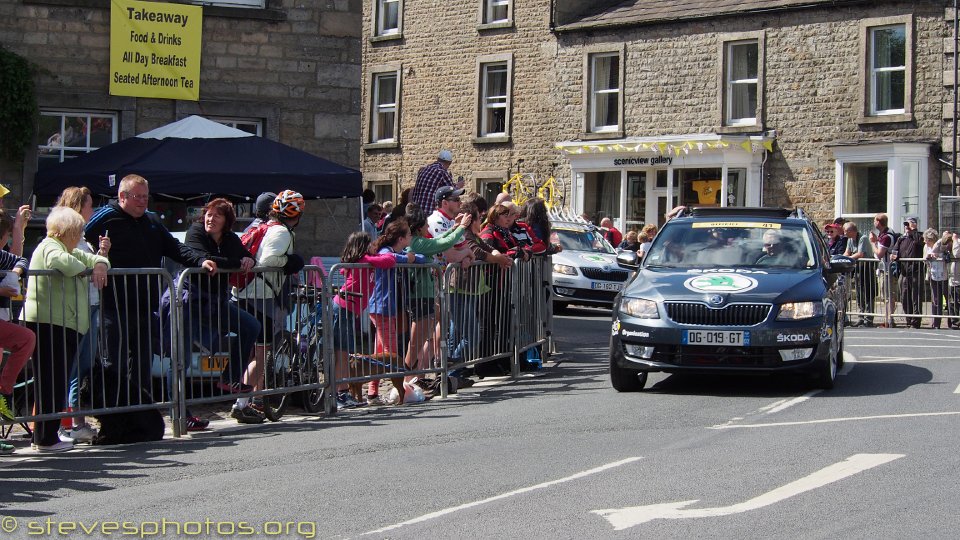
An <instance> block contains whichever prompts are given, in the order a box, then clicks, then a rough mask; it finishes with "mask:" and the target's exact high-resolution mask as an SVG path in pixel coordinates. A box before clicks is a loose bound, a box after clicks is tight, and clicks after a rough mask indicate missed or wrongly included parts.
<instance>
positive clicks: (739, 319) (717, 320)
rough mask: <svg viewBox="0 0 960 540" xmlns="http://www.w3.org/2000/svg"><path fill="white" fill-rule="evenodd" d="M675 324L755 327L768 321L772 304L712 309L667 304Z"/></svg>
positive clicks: (682, 303)
mask: <svg viewBox="0 0 960 540" xmlns="http://www.w3.org/2000/svg"><path fill="white" fill-rule="evenodd" d="M664 306H665V307H666V308H667V316H668V317H670V320H672V321H673V322H675V323H679V324H690V325H696V326H753V325H755V324H760V323H761V322H763V321H764V320H766V318H767V315H769V314H770V308H771V305H770V304H731V305H729V306H724V307H721V308H712V307H710V306H708V305H706V304H703V303H700V302H665V303H664Z"/></svg>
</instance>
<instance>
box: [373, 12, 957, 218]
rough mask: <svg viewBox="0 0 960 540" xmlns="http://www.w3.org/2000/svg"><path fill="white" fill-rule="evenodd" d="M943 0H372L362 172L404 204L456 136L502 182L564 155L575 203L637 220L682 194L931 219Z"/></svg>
mask: <svg viewBox="0 0 960 540" xmlns="http://www.w3.org/2000/svg"><path fill="white" fill-rule="evenodd" d="M947 4H948V2H946V1H944V0H939V1H932V0H919V1H893V0H890V1H888V0H879V1H877V0H874V1H837V0H829V1H828V0H776V1H773V0H742V1H740V2H736V3H731V2H708V1H704V2H689V1H683V2H681V1H679V0H678V1H675V2H672V1H665V2H643V1H640V0H619V1H616V0H611V1H606V2H585V1H577V0H536V1H521V0H475V1H473V2H456V3H443V5H442V9H441V8H440V5H439V4H436V3H423V2H411V1H404V0H373V1H371V2H367V3H366V4H365V5H364V9H365V12H364V28H363V44H362V46H363V50H364V62H363V64H364V65H363V80H364V88H363V105H362V109H363V115H362V117H363V127H362V129H361V135H362V137H363V141H362V142H363V151H362V155H361V168H362V170H363V171H364V178H365V180H366V181H367V182H368V183H369V184H371V185H373V186H374V187H375V188H377V189H378V190H379V191H380V192H381V193H383V194H384V195H385V196H386V195H390V196H393V195H394V194H395V192H396V190H398V189H399V188H401V187H408V186H410V185H412V184H413V182H414V179H415V175H416V171H417V169H418V168H419V167H420V166H422V165H424V164H426V163H428V162H430V161H432V160H433V159H435V157H436V156H435V154H436V152H437V150H439V149H440V148H442V147H449V148H451V149H452V150H453V151H454V162H453V166H452V168H451V170H452V171H453V172H454V175H463V176H465V177H466V180H467V184H468V186H469V187H471V188H472V189H477V190H480V191H481V192H485V193H488V194H489V193H492V192H494V191H496V189H497V186H498V185H499V183H502V182H504V181H506V180H507V179H508V178H509V176H510V171H511V168H512V169H513V170H514V171H516V170H517V169H518V168H519V170H521V171H523V172H530V173H533V174H534V175H535V176H536V177H537V181H538V182H543V181H544V179H545V178H546V177H548V176H549V175H550V173H551V172H552V171H553V170H554V164H557V165H558V167H557V168H556V176H557V179H558V180H559V181H560V184H561V185H562V186H563V187H564V188H565V192H566V200H565V201H564V202H565V203H566V204H567V206H569V207H570V208H571V210H573V211H574V212H576V213H578V214H579V213H582V212H586V213H588V214H590V215H591V216H593V217H594V218H600V217H602V216H610V217H612V218H614V220H615V222H617V224H618V225H619V226H620V227H621V228H627V229H631V228H637V227H639V226H640V225H641V224H643V223H647V222H657V221H662V219H663V218H662V216H663V213H664V211H665V210H667V209H669V208H671V207H672V206H674V205H676V204H688V205H689V204H694V205H713V204H715V205H731V206H734V205H735V206H756V205H765V206H778V205H783V206H800V207H803V208H804V209H806V210H807V211H808V213H810V214H812V215H813V216H814V217H815V218H816V219H818V220H827V219H832V218H833V217H835V216H838V215H842V216H844V217H846V218H847V219H852V220H855V221H857V222H859V223H861V225H868V224H871V217H872V215H873V214H874V213H876V212H886V213H888V214H890V216H891V224H892V225H896V224H898V223H900V221H901V220H902V218H905V217H908V216H916V217H918V218H919V220H920V224H921V227H923V226H934V227H936V226H938V219H939V217H940V216H939V211H938V196H939V195H941V194H944V195H950V194H954V193H953V191H954V190H955V186H953V185H952V182H953V180H952V176H951V175H950V174H949V171H950V163H952V162H953V153H952V152H953V145H952V144H951V143H950V141H951V137H952V131H953V122H952V118H953V116H954V114H953V112H954V105H953V102H954V97H953V96H954V94H953V88H952V84H953V69H954V68H953V54H952V51H953V43H954V38H953V26H954V20H953V17H954V14H953V11H952V9H947ZM950 5H951V6H952V4H950ZM521 159H522V160H523V162H522V163H521V164H520V165H519V167H517V166H516V164H517V162H518V161H519V160H521ZM485 189H486V191H484V190H485ZM870 226H872V225H869V226H867V227H866V228H863V227H861V228H862V229H863V230H867V229H869V228H870Z"/></svg>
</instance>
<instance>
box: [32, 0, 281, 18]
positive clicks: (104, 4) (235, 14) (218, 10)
mask: <svg viewBox="0 0 960 540" xmlns="http://www.w3.org/2000/svg"><path fill="white" fill-rule="evenodd" d="M23 3H24V4H28V5H30V4H32V5H47V6H64V7H80V8H102V9H109V8H110V2H109V1H108V0H23ZM174 3H179V4H185V5H196V6H201V7H203V14H204V15H205V16H210V17H224V18H230V19H260V20H264V21H285V20H287V15H286V13H285V12H284V11H283V10H280V9H269V8H251V7H244V6H236V7H232V6H205V5H203V4H199V3H198V4H193V3H188V2H174Z"/></svg>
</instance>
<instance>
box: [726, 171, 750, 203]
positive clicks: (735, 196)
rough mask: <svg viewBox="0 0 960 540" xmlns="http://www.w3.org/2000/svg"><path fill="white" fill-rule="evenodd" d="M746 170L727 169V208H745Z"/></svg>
mask: <svg viewBox="0 0 960 540" xmlns="http://www.w3.org/2000/svg"><path fill="white" fill-rule="evenodd" d="M746 187H747V170H746V169H727V206H746V204H747V200H746Z"/></svg>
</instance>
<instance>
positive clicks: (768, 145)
mask: <svg viewBox="0 0 960 540" xmlns="http://www.w3.org/2000/svg"><path fill="white" fill-rule="evenodd" d="M763 149H764V150H766V151H767V152H773V141H763Z"/></svg>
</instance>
